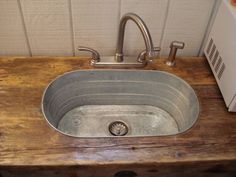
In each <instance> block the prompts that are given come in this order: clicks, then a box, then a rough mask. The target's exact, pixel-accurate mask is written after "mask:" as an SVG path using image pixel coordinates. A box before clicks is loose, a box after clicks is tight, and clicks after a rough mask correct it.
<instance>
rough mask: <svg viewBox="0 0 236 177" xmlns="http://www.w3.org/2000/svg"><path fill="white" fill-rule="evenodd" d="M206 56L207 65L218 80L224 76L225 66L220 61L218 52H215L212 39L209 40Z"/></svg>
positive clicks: (215, 48)
mask: <svg viewBox="0 0 236 177" xmlns="http://www.w3.org/2000/svg"><path fill="white" fill-rule="evenodd" d="M206 55H208V59H209V63H210V65H211V66H212V69H213V71H214V72H215V76H216V77H217V78H218V79H219V80H220V79H221V77H222V76H223V74H224V71H225V69H226V66H225V64H224V62H223V60H222V57H221V56H220V53H219V51H218V50H217V47H216V45H215V43H214V41H213V39H211V40H210V41H209V43H208V46H207V50H206Z"/></svg>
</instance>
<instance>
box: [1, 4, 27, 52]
mask: <svg viewBox="0 0 236 177" xmlns="http://www.w3.org/2000/svg"><path fill="white" fill-rule="evenodd" d="M29 52H30V51H29V49H28V46H27V40H26V36H25V33H24V25H23V22H22V19H21V12H20V10H19V8H18V2H17V1H16V0H14V1H12V0H0V55H29V54H30V53H29Z"/></svg>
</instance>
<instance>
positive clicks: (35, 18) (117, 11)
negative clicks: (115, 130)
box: [0, 0, 216, 56]
mask: <svg viewBox="0 0 236 177" xmlns="http://www.w3.org/2000/svg"><path fill="white" fill-rule="evenodd" d="M215 3H216V0H1V1H0V55H25V56H31V55H32V56H37V55H50V56H75V55H76V56H77V55H81V54H82V55H84V53H79V52H78V51H77V50H76V48H77V46H79V45H82V46H88V47H92V48H94V49H96V50H98V51H99V52H100V53H101V54H102V55H113V54H114V52H115V47H116V40H117V29H118V24H119V19H120V18H121V16H122V15H123V14H124V13H126V12H134V13H136V14H138V15H139V16H140V17H141V18H142V19H143V20H144V21H145V22H146V24H147V26H148V27H149V30H150V32H151V35H152V38H153V42H154V44H155V46H160V47H161V48H162V52H161V55H162V56H166V55H168V52H169V44H170V42H171V41H173V40H180V41H183V42H185V43H186V47H185V49H184V50H183V51H181V52H179V54H180V55H182V56H198V55H199V53H200V49H201V47H202V46H201V45H202V43H203V38H204V35H205V33H206V31H207V26H208V22H209V20H210V17H211V13H212V10H213V7H214V4H215ZM142 49H144V42H143V39H142V36H141V34H140V32H139V31H138V29H137V27H136V26H135V25H134V23H132V22H130V23H128V25H127V30H126V36H125V52H126V53H127V54H130V55H137V53H138V52H139V51H141V50H142Z"/></svg>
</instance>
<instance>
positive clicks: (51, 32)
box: [20, 0, 73, 56]
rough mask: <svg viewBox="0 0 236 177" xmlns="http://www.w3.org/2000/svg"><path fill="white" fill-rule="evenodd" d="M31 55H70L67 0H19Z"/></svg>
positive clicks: (71, 49) (71, 52) (70, 44)
mask: <svg viewBox="0 0 236 177" xmlns="http://www.w3.org/2000/svg"><path fill="white" fill-rule="evenodd" d="M20 2H21V6H22V11H23V15H24V20H25V24H26V29H27V35H28V38H29V43H30V47H31V50H32V55H33V56H37V55H48V56H72V55H73V48H72V41H71V40H72V36H71V28H70V27H71V26H70V15H69V6H68V1H65V0H50V1H48V0H43V1H42V0H33V1H32V0H23V1H20Z"/></svg>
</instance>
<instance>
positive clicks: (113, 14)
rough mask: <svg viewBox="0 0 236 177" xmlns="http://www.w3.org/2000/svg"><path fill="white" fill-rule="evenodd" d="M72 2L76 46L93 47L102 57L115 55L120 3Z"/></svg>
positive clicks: (107, 0) (109, 0)
mask: <svg viewBox="0 0 236 177" xmlns="http://www.w3.org/2000/svg"><path fill="white" fill-rule="evenodd" d="M71 2H72V18H73V27H74V39H75V46H78V45H81V46H88V47H92V48H94V49H96V50H98V51H99V53H100V54H101V55H112V54H114V51H115V47H116V35H117V31H118V18H119V9H120V8H119V1H118V0H72V1H71ZM76 54H78V52H77V50H76Z"/></svg>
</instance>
